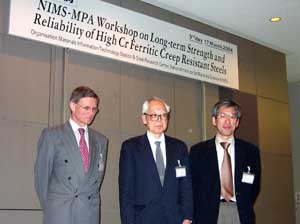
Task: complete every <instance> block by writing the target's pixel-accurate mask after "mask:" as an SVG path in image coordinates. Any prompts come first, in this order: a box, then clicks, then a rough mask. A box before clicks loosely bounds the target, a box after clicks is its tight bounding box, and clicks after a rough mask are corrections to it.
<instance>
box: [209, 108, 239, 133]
mask: <svg viewBox="0 0 300 224" xmlns="http://www.w3.org/2000/svg"><path fill="white" fill-rule="evenodd" d="M212 124H213V126H215V127H216V128H217V135H218V136H219V137H221V138H229V137H232V136H233V135H234V131H235V129H236V128H237V127H238V125H239V119H238V118H237V114H236V111H235V109H234V107H225V106H222V107H220V110H219V113H218V115H217V117H216V118H215V117H213V118H212Z"/></svg>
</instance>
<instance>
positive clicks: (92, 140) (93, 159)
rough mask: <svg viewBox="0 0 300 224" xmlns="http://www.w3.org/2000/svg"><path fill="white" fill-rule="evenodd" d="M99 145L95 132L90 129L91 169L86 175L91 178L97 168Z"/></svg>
mask: <svg viewBox="0 0 300 224" xmlns="http://www.w3.org/2000/svg"><path fill="white" fill-rule="evenodd" d="M96 154H97V144H96V142H95V138H94V135H93V132H92V131H91V130H90V129H89V169H88V173H87V175H86V177H87V178H89V177H90V176H91V175H92V174H93V173H94V172H93V169H94V168H95V167H96V166H95V163H96V162H97V161H96V160H97V158H98V157H97V155H96Z"/></svg>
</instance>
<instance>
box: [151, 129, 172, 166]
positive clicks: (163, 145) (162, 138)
mask: <svg viewBox="0 0 300 224" xmlns="http://www.w3.org/2000/svg"><path fill="white" fill-rule="evenodd" d="M147 137H148V140H149V142H150V146H151V150H152V154H153V158H154V160H155V161H156V156H155V155H156V154H155V153H156V144H155V142H157V141H160V148H161V152H162V156H163V160H164V165H165V168H166V164H167V159H166V158H167V156H166V141H165V135H164V134H162V135H161V136H160V138H155V137H154V136H153V134H151V133H150V132H149V131H147Z"/></svg>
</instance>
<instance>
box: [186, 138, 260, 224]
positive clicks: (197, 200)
mask: <svg viewBox="0 0 300 224" xmlns="http://www.w3.org/2000/svg"><path fill="white" fill-rule="evenodd" d="M190 163H191V172H192V182H193V192H194V221H195V223H196V224H200V223H201V224H216V223H217V219H218V214H219V205H220V194H221V184H220V175H219V168H218V158H217V150H216V146H215V138H213V139H210V140H208V141H205V142H200V143H198V144H196V145H194V146H192V148H191V151H190ZM247 167H250V169H251V170H250V172H251V173H253V174H254V175H255V178H254V182H253V184H248V183H243V182H242V176H243V172H247V171H248V168H247ZM260 176H261V167H260V155H259V150H258V148H257V147H256V146H254V145H253V144H251V143H248V142H246V141H243V140H241V139H236V138H235V175H234V178H235V195H236V199H237V207H238V212H239V217H240V221H241V223H242V224H246V223H247V224H248V223H249V224H252V223H255V215H254V210H253V204H254V202H255V200H256V197H257V195H258V193H259V189H260Z"/></svg>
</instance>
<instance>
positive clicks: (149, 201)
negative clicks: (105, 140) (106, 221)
mask: <svg viewBox="0 0 300 224" xmlns="http://www.w3.org/2000/svg"><path fill="white" fill-rule="evenodd" d="M165 140H166V159H167V166H166V171H165V178H164V185H163V187H162V185H161V183H160V179H159V175H158V171H157V168H156V164H155V160H154V158H153V154H152V150H151V146H150V143H149V141H148V138H147V135H142V136H138V137H135V138H131V139H129V140H127V141H125V142H123V144H122V149H121V156H120V164H119V165H120V166H119V193H120V211H121V221H122V224H154V223H155V224H181V223H182V221H183V219H190V220H192V213H193V202H192V200H193V195H192V184H191V176H190V166H189V157H188V152H187V147H186V145H185V143H184V142H182V141H180V140H177V139H175V138H171V137H168V136H165ZM178 160H179V161H180V163H181V165H182V166H185V167H186V177H180V178H177V177H176V172H175V167H176V166H178Z"/></svg>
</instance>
